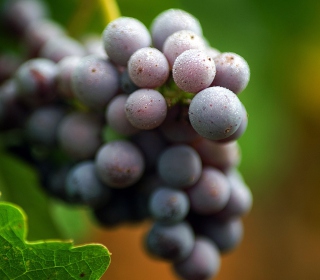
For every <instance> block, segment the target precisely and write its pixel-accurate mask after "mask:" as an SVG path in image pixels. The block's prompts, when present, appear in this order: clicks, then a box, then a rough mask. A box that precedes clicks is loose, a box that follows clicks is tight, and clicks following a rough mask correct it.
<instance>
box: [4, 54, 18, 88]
mask: <svg viewBox="0 0 320 280" xmlns="http://www.w3.org/2000/svg"><path fill="white" fill-rule="evenodd" d="M22 63H23V59H22V57H20V56H19V55H17V54H14V53H11V52H4V53H0V84H2V83H3V82H4V81H6V80H9V79H10V78H11V77H12V76H13V75H14V73H15V72H16V71H17V69H18V68H19V66H20V65H21V64H22Z"/></svg>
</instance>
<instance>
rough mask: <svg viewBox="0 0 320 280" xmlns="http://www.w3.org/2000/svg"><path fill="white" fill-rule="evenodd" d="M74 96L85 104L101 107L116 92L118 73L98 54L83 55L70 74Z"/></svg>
mask: <svg viewBox="0 0 320 280" xmlns="http://www.w3.org/2000/svg"><path fill="white" fill-rule="evenodd" d="M71 83H72V89H73V91H74V94H75V96H76V97H77V98H78V99H79V100H80V101H81V102H82V103H83V104H85V105H87V106H89V107H92V108H102V107H104V106H106V105H107V103H108V102H109V101H110V99H111V98H112V97H113V96H114V95H115V94H116V93H117V91H118V88H119V74H118V71H117V69H116V68H115V67H114V66H113V65H112V64H111V62H110V61H109V60H108V59H105V58H102V57H100V56H98V55H89V56H86V57H83V58H82V59H81V60H80V61H79V63H78V65H77V66H76V68H75V69H74V71H73V73H72V76H71Z"/></svg>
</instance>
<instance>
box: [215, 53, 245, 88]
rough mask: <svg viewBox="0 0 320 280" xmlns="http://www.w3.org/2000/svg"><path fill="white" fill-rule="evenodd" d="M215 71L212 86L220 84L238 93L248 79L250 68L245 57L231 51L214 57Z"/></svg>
mask: <svg viewBox="0 0 320 280" xmlns="http://www.w3.org/2000/svg"><path fill="white" fill-rule="evenodd" d="M214 62H215V64H216V68H217V73H216V77H215V78H214V80H213V82H212V86H221V87H225V88H227V89H230V90H231V91H232V92H234V93H236V94H238V93H240V92H241V91H243V90H244V89H245V88H246V86H247V84H248V82H249V79H250V68H249V65H248V63H247V62H246V61H245V59H244V58H243V57H242V56H240V55H238V54H236V53H231V52H225V53H221V54H220V55H218V56H217V57H215V58H214Z"/></svg>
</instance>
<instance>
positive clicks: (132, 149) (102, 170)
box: [95, 140, 145, 188]
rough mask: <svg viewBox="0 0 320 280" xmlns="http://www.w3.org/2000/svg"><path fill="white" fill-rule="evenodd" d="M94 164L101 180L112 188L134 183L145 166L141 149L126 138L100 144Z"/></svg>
mask: <svg viewBox="0 0 320 280" xmlns="http://www.w3.org/2000/svg"><path fill="white" fill-rule="evenodd" d="M95 164H96V170H97V173H98V176H99V178H100V179H101V181H103V182H104V183H105V184H107V185H108V186H110V187H114V188H125V187H129V186H131V185H133V184H134V183H136V182H137V181H138V180H139V179H140V178H141V176H142V174H143V172H144V167H145V163H144V159H143V155H142V153H141V151H140V150H139V149H138V148H137V147H136V146H135V145H134V144H132V143H131V142H129V141H127V140H117V141H112V142H109V143H107V144H104V145H103V146H101V147H100V149H99V150H98V152H97V154H96V159H95Z"/></svg>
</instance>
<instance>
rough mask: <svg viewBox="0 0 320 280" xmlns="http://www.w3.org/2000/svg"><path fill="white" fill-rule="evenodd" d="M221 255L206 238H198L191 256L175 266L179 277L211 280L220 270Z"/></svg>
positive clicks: (185, 279) (191, 279) (190, 279)
mask: <svg viewBox="0 0 320 280" xmlns="http://www.w3.org/2000/svg"><path fill="white" fill-rule="evenodd" d="M220 262H221V261H220V253H219V250H218V248H217V247H216V246H215V244H214V243H213V242H212V241H211V240H209V239H208V238H206V237H203V236H198V237H196V239H195V244H194V247H193V250H192V252H191V254H190V255H189V256H188V257H187V258H186V259H185V260H182V261H181V262H176V263H174V264H173V269H174V271H175V273H177V275H179V276H180V277H182V279H184V280H209V279H212V278H213V277H215V276H216V275H217V274H218V272H219V270H220Z"/></svg>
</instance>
